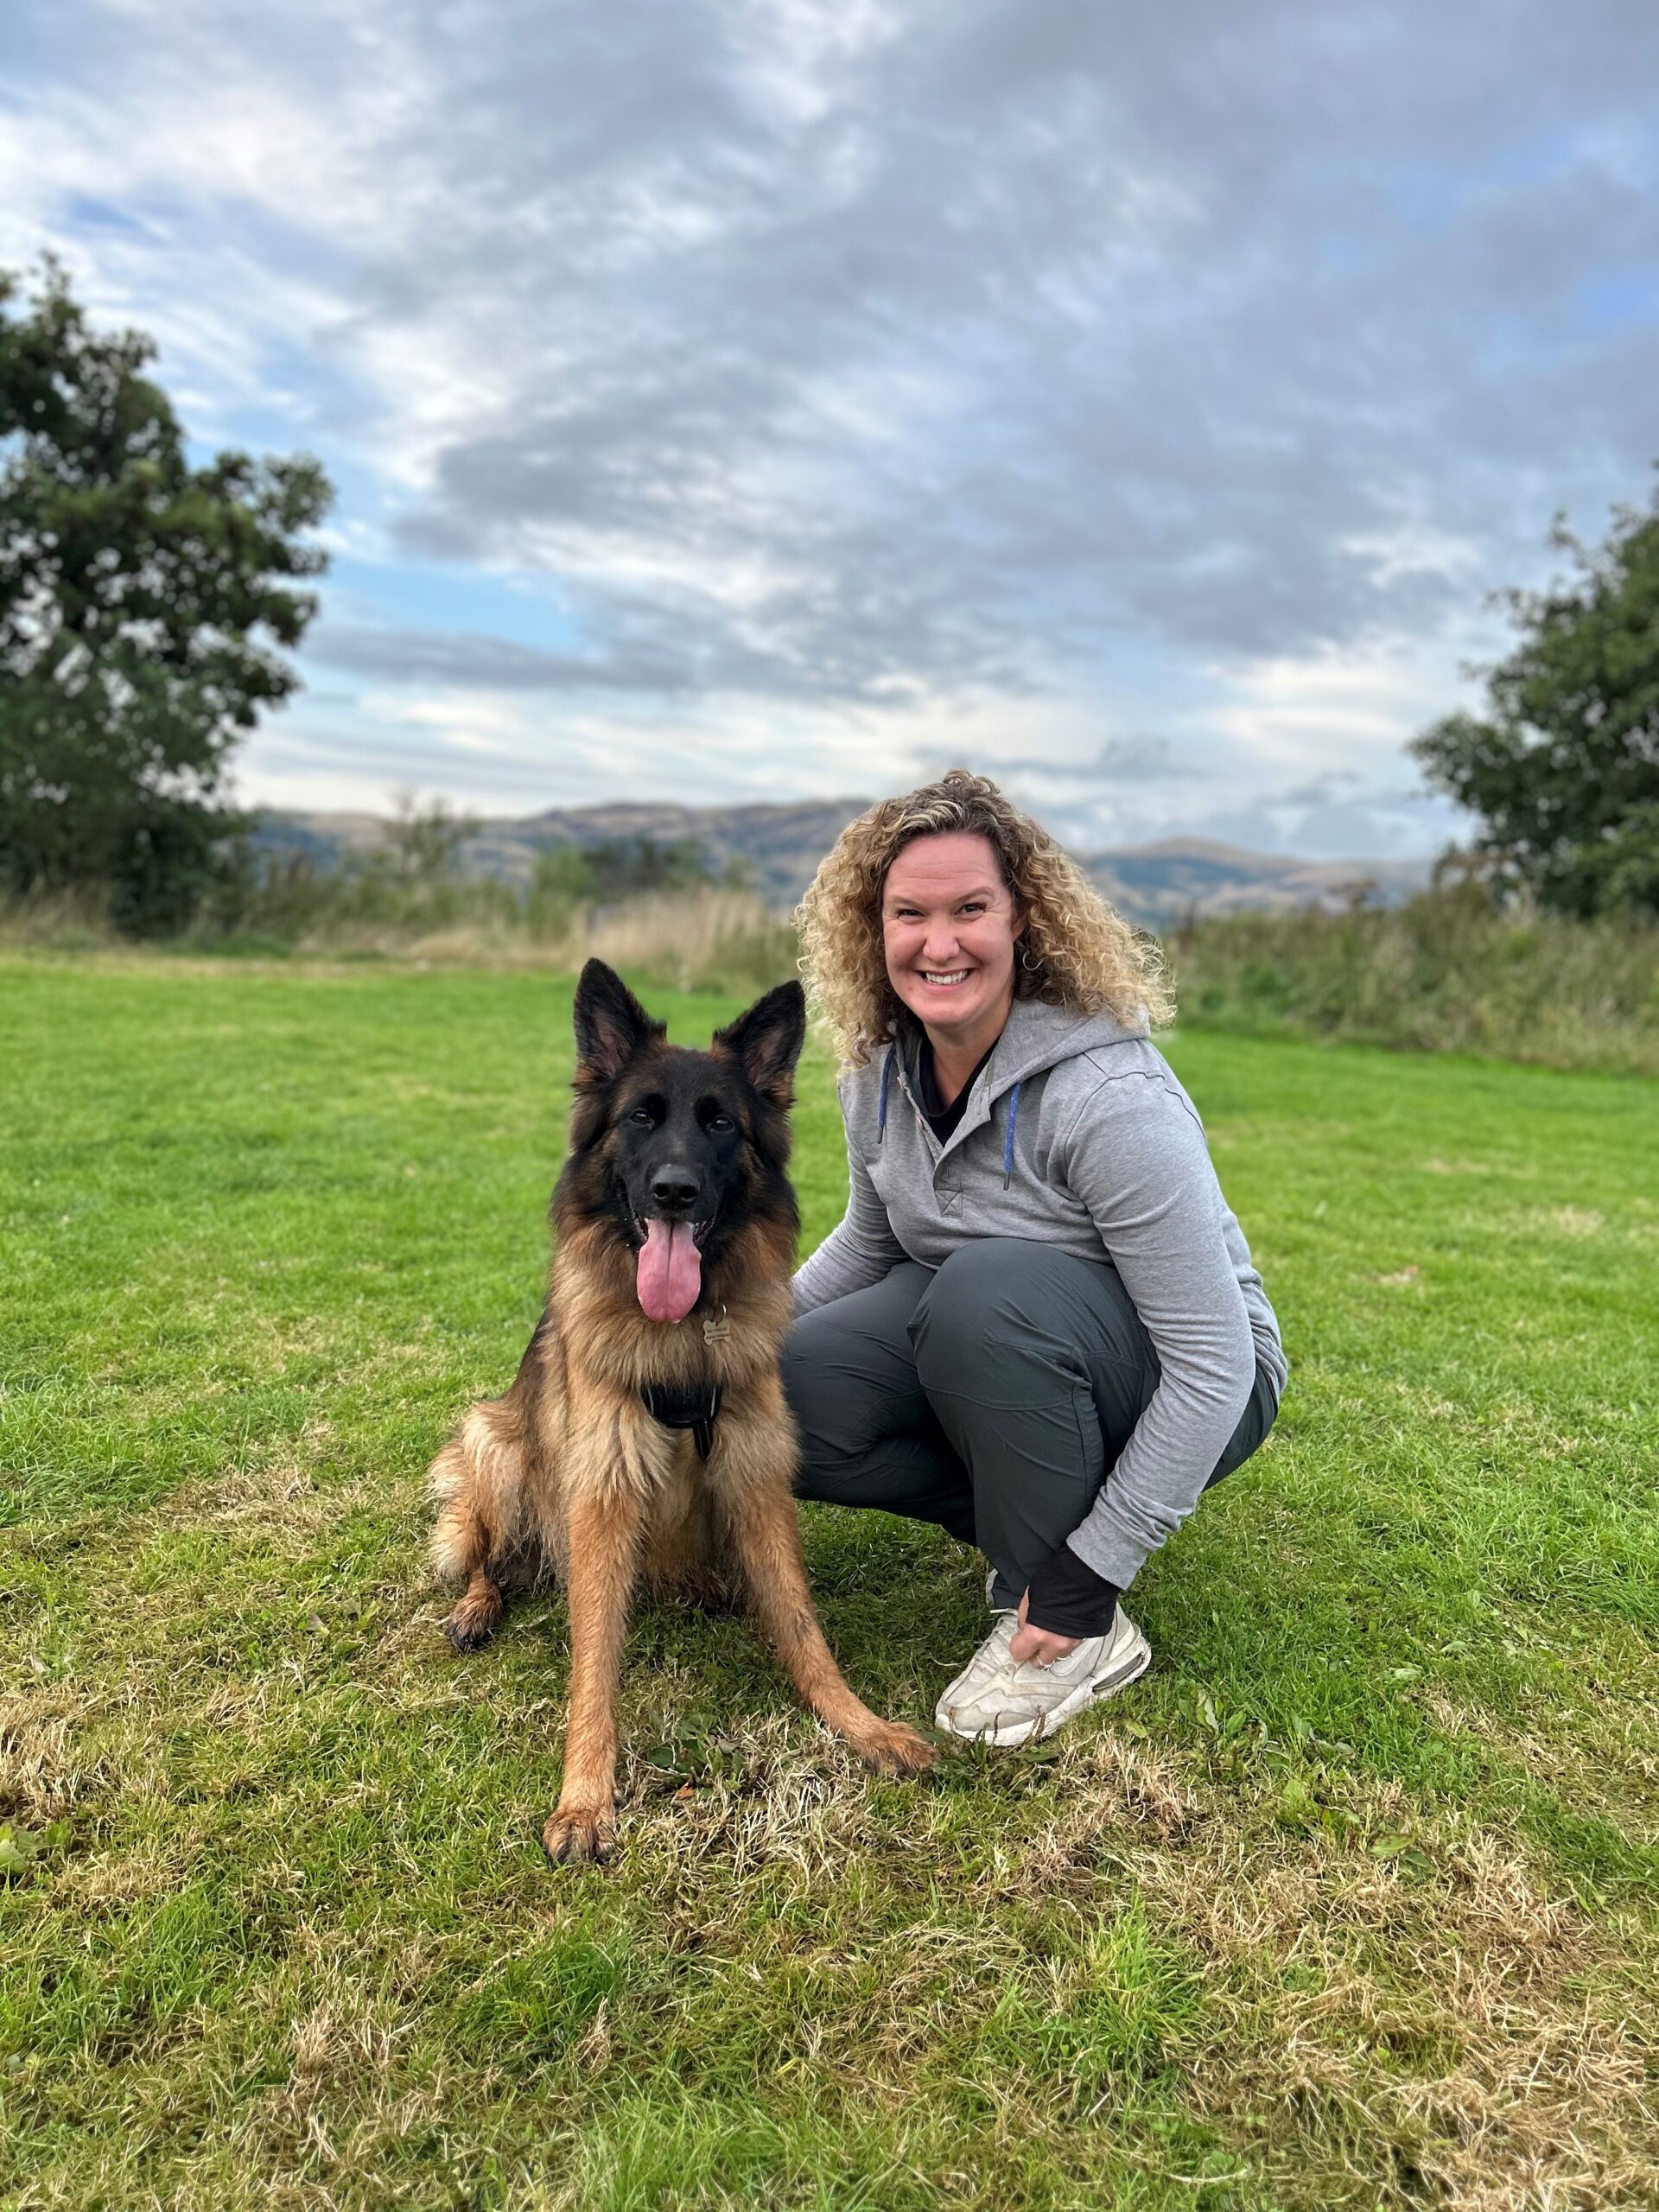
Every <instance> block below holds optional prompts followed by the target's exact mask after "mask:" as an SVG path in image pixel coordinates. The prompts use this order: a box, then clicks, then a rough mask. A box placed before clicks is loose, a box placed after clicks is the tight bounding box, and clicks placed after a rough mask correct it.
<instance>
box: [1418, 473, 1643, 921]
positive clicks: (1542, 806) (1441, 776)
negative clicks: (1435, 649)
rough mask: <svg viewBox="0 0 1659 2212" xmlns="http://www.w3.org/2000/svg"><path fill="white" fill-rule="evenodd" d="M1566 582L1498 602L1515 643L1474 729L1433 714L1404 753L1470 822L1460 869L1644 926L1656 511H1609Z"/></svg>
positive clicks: (1575, 550)
mask: <svg viewBox="0 0 1659 2212" xmlns="http://www.w3.org/2000/svg"><path fill="white" fill-rule="evenodd" d="M1551 542H1552V543H1553V544H1554V545H1555V546H1556V547H1557V548H1558V549H1560V550H1561V551H1563V552H1566V553H1567V554H1568V555H1570V556H1571V557H1572V560H1573V565H1574V568H1575V569H1576V570H1577V574H1576V575H1575V576H1573V578H1571V579H1569V580H1568V581H1567V582H1554V583H1553V584H1551V585H1550V587H1549V588H1548V590H1547V591H1542V592H1522V591H1510V592H1504V593H1502V594H1499V603H1500V604H1502V605H1504V606H1507V607H1508V608H1509V610H1510V617H1511V620H1513V622H1514V624H1515V626H1516V629H1517V630H1518V631H1519V632H1520V633H1521V634H1520V642H1519V644H1518V645H1516V649H1515V651H1514V652H1512V653H1511V654H1510V657H1509V658H1508V659H1507V660H1504V661H1501V662H1499V663H1498V664H1497V666H1496V667H1495V668H1491V669H1489V670H1488V671H1486V679H1487V696H1488V707H1487V711H1486V713H1485V715H1467V714H1457V715H1448V716H1447V717H1446V719H1445V720H1444V721H1440V722H1437V723H1435V725H1434V726H1433V728H1432V729H1429V730H1427V731H1425V732H1424V734H1423V735H1422V736H1421V737H1420V738H1419V739H1418V740H1417V741H1416V743H1415V744H1414V746H1413V747H1412V748H1411V749H1412V751H1413V752H1414V753H1415V754H1416V756H1417V758H1418V759H1419V760H1421V761H1422V763H1423V764H1424V766H1425V767H1426V769H1427V772H1428V779H1429V781H1430V782H1431V783H1432V784H1433V785H1436V786H1437V787H1438V788H1439V789H1440V790H1441V791H1446V792H1448V793H1449V794H1450V795H1451V797H1452V798H1454V799H1456V800H1457V801H1458V802H1459V804H1461V805H1463V806H1466V807H1468V808H1470V809H1471V810H1472V811H1473V812H1475V813H1476V814H1478V816H1479V817H1481V828H1480V831H1479V834H1478V836H1477V837H1476V839H1475V843H1474V855H1473V857H1474V858H1475V859H1476V860H1477V861H1478V862H1479V863H1480V864H1481V865H1482V866H1483V868H1484V871H1485V872H1486V874H1488V875H1489V876H1490V877H1491V879H1492V880H1494V881H1496V882H1497V884H1499V885H1500V886H1506V887H1519V886H1522V885H1524V886H1527V887H1530V889H1531V890H1532V891H1533V892H1534V893H1535V895H1536V896H1537V898H1538V899H1539V901H1540V903H1541V904H1542V905H1543V906H1548V907H1552V908H1554V909H1555V910H1556V911H1558V912H1563V913H1570V914H1579V915H1592V914H1602V913H1612V912H1621V911H1622V912H1648V913H1653V912H1659V499H1656V500H1655V502H1654V503H1653V505H1651V506H1650V507H1649V509H1648V510H1647V511H1646V512H1643V510H1641V509H1639V508H1631V507H1620V508H1617V509H1615V511H1614V520H1613V527H1612V529H1611V531H1610V532H1609V535H1608V537H1607V541H1606V543H1605V544H1604V545H1601V546H1599V547H1597V548H1594V549H1593V550H1592V549H1590V548H1586V546H1585V545H1584V544H1582V543H1580V540H1579V539H1577V538H1576V537H1573V534H1572V532H1571V531H1569V530H1568V529H1567V526H1566V524H1564V523H1563V522H1562V521H1561V520H1560V518H1557V521H1556V524H1555V528H1554V532H1553V533H1552V538H1551Z"/></svg>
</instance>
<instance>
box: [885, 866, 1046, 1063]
mask: <svg viewBox="0 0 1659 2212" xmlns="http://www.w3.org/2000/svg"><path fill="white" fill-rule="evenodd" d="M1023 927H1024V918H1023V917H1022V916H1021V914H1020V912H1019V910H1018V908H1017V907H1016V906H1015V904H1014V894H1013V893H1012V892H1011V891H1010V890H1009V889H1008V887H1007V884H1006V883H1005V882H1004V881H1003V880H1002V870H1001V866H1000V864H999V862H998V860H997V856H996V851H995V847H994V846H993V845H992V843H991V841H990V839H989V838H988V837H983V836H980V835H979V834H978V832H977V831H972V830H966V829H962V830H951V831H949V832H947V833H943V834H941V835H940V836H933V837H913V838H912V840H911V842H910V843H909V844H907V845H906V846H905V848H904V849H903V850H902V851H901V852H900V853H899V857H898V859H897V860H895V861H894V862H893V866H892V867H891V868H889V869H888V870H887V881H886V882H885V883H884V884H883V885H882V887H881V938H882V943H883V945H884V947H885V949H886V951H887V980H888V982H891V984H892V985H893V989H894V990H895V991H897V993H898V994H899V997H900V998H901V999H902V1000H903V1001H904V1002H905V1004H906V1006H907V1007H909V1008H910V1010H911V1012H912V1014H914V1015H915V1016H916V1017H917V1019H918V1020H919V1021H920V1022H922V1024H923V1025H924V1026H925V1028H926V1029H927V1030H928V1032H929V1033H930V1034H933V1035H936V1036H938V1037H941V1038H943V1039H945V1040H946V1041H950V1040H953V1039H961V1040H962V1041H963V1042H964V1043H967V1042H969V1041H974V1042H977V1041H978V1040H979V1039H983V1040H984V1042H985V1043H986V1044H989V1043H990V1042H991V1041H992V1040H993V1039H995V1037H996V1036H997V1035H998V1034H999V1033H1000V1032H1001V1027H1002V1024H1003V1022H1004V1021H1006V1020H1007V1014H1008V1008H1009V1007H1010V1006H1011V1005H1012V1004H1013V1001H1014V944H1015V941H1016V940H1017V938H1018V937H1019V934H1020V930H1021V929H1022V928H1023Z"/></svg>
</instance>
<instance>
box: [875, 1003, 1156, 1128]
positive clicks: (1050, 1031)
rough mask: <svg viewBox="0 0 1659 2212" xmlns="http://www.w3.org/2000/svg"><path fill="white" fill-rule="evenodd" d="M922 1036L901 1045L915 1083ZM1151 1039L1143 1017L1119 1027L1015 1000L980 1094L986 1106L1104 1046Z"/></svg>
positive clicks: (1104, 1018)
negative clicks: (1045, 1072)
mask: <svg viewBox="0 0 1659 2212" xmlns="http://www.w3.org/2000/svg"><path fill="white" fill-rule="evenodd" d="M1151 1033H1152V1032H1151V1027H1150V1025H1149V1024H1148V1022H1147V1018H1146V1015H1145V1014H1144V1013H1141V1014H1140V1015H1139V1018H1138V1019H1137V1020H1134V1021H1129V1022H1124V1021H1120V1020H1118V1018H1117V1016H1116V1014H1112V1013H1109V1012H1107V1011H1105V1010H1103V1011H1102V1012H1100V1013H1099V1014H1083V1013H1080V1012H1079V1011H1078V1009H1077V1007H1072V1006H1048V1005H1046V1004H1045V1002H1044V1001H1042V1000H1041V999H1015V1001H1014V1004H1013V1005H1012V1006H1011V1007H1009V1009H1008V1018H1007V1021H1006V1022H1004V1024H1003V1025H1002V1034H1001V1036H1000V1037H999V1038H998V1039H997V1040H996V1049H995V1052H993V1053H992V1054H991V1057H990V1061H989V1064H988V1066H987V1067H986V1069H985V1071H984V1073H983V1074H982V1076H981V1077H980V1079H979V1083H978V1084H976V1086H975V1088H976V1090H981V1089H982V1092H983V1096H984V1100H985V1103H986V1104H987V1105H988V1104H989V1103H990V1102H991V1101H992V1100H993V1099H994V1098H997V1097H1000V1096H1001V1094H1002V1092H1003V1091H1005V1090H1010V1089H1011V1088H1012V1087H1013V1085H1014V1084H1016V1083H1023V1082H1025V1080H1026V1078H1027V1077H1028V1076H1033V1075H1037V1074H1039V1073H1040V1071H1042V1070H1043V1069H1045V1068H1052V1067H1055V1066H1057V1065H1058V1064H1059V1062H1060V1061H1062V1060H1074V1059H1076V1058H1077V1056H1078V1054H1079V1053H1081V1052H1096V1051H1097V1050H1098V1049H1099V1047H1100V1046H1103V1045H1122V1044H1124V1043H1126V1042H1127V1041H1128V1039H1132V1038H1137V1037H1147V1036H1150V1035H1151ZM918 1039H919V1032H918V1030H917V1029H916V1028H915V1027H909V1028H907V1029H906V1033H905V1034H904V1035H903V1036H902V1037H901V1038H900V1039H899V1046H898V1053H899V1063H900V1065H901V1067H902V1069H903V1071H904V1074H905V1076H906V1077H907V1078H908V1079H910V1080H912V1081H913V1080H914V1077H915V1074H916V1047H917V1044H918Z"/></svg>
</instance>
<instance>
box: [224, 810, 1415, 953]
mask: <svg viewBox="0 0 1659 2212" xmlns="http://www.w3.org/2000/svg"><path fill="white" fill-rule="evenodd" d="M866 805H868V800H865V799H860V798H844V799H814V800H809V801H805V802H804V803H803V804H799V805H796V806H671V805H660V806H651V805H638V804H623V803H621V802H619V803H617V804H614V805H610V806H577V807H550V808H549V809H548V810H547V811H546V812H545V813H543V814H528V815H518V816H514V817H506V818H503V819H499V820H491V821H483V822H480V823H479V824H478V827H477V829H476V831H475V833H474V835H473V836H471V837H469V838H468V839H467V842H466V844H465V845H464V846H463V847H462V849H461V859H462V864H463V866H464V867H465V868H467V869H468V870H469V871H470V872H472V873H473V874H480V875H493V876H496V877H499V879H501V880H503V881H505V882H508V883H515V884H523V883H526V882H528V881H529V880H530V876H531V871H532V870H533V869H534V868H535V865H536V856H537V854H538V853H543V852H547V851H550V850H551V849H553V848H554V847H556V846H559V845H570V844H575V845H596V844H604V843H607V842H612V841H613V840H616V839H630V838H632V839H638V838H649V839H650V840H651V841H652V842H653V843H656V844H671V843H674V842H678V841H679V840H681V839H683V838H695V839H696V842H698V843H699V844H700V845H701V846H702V848H703V849H704V851H705V852H707V853H708V855H709V859H710V860H711V861H713V862H714V864H715V867H716V868H723V867H724V866H725V865H726V864H727V863H728V861H734V860H735V861H741V862H742V863H743V864H744V866H745V867H746V868H747V871H748V874H749V877H750V880H752V881H753V884H754V887H755V888H756V890H757V891H758V892H759V893H760V895H761V897H762V898H763V899H765V900H766V903H767V905H768V906H774V907H777V908H779V910H783V909H786V908H788V907H790V906H793V905H794V904H795V902H796V900H797V899H798V898H799V897H800V895H801V893H802V892H803V891H804V890H805V888H806V887H807V885H808V884H809V883H810V881H811V879H812V874H813V871H814V869H815V868H817V864H818V862H819V861H820V860H822V858H823V855H824V854H825V853H826V852H828V851H829V848H830V846H831V845H832V844H834V842H835V841H836V838H837V836H840V834H841V832H842V829H844V828H845V827H846V825H847V823H849V822H850V821H851V820H852V818H853V817H854V816H855V814H859V813H861V812H862V810H863V809H864V808H865V806H866ZM384 833H385V823H384V822H383V821H382V819H381V818H380V817H378V816H376V815H372V814H305V813H293V812H285V811H275V810H273V811H270V812H268V813H266V814H264V816H263V817H261V820H260V824H259V829H258V830H257V834H256V836H255V839H254V842H255V844H256V846H257V848H259V849H262V850H264V851H266V852H270V853H302V854H304V855H307V856H308V858H310V859H311V860H312V861H315V864H316V865H317V866H318V867H319V868H330V867H334V866H336V865H338V864H339V862H340V861H341V860H343V859H345V858H346V857H347V856H348V855H352V854H353V853H363V852H366V851H369V850H371V849H372V848H373V846H374V845H375V844H377V843H378V841H379V839H380V838H381V836H383V835H384ZM1079 857H1080V858H1081V860H1082V861H1083V865H1084V867H1085V868H1087V869H1088V871H1089V873H1090V875H1091V876H1092V877H1093V878H1094V880H1095V881H1096V883H1098V884H1099V886H1100V887H1101V889H1102V890H1103V892H1104V893H1105V894H1106V896H1107V897H1108V898H1109V899H1110V900H1111V901H1112V903H1113V905H1114V906H1116V907H1118V908H1119V909H1120V911H1121V912H1123V913H1125V914H1127V915H1128V916H1129V917H1130V918H1131V919H1132V920H1134V921H1136V922H1139V923H1141V925H1144V926H1146V927H1147V928H1164V927H1166V926H1167V925H1169V924H1171V923H1173V922H1179V921H1180V920H1181V919H1183V918H1185V916H1186V915H1188V914H1190V913H1192V914H1200V915H1208V914H1226V913H1235V912H1242V911H1244V910H1247V909H1255V910H1261V909H1263V908H1266V909H1269V910H1278V911H1281V912H1282V911H1284V910H1286V909H1289V908H1295V907H1300V906H1319V907H1325V908H1327V909H1331V908H1340V907H1342V906H1345V905H1347V904H1348V903H1349V902H1350V901H1351V899H1353V898H1354V897H1355V896H1356V895H1358V894H1359V893H1361V892H1362V891H1363V895H1365V896H1366V897H1368V898H1369V899H1371V900H1372V901H1373V902H1374V903H1376V904H1379V905H1383V906H1397V905H1399V904H1400V903H1401V901H1402V900H1403V899H1408V898H1409V897H1410V896H1411V894H1412V893H1413V892H1414V891H1421V889H1422V888H1423V887H1424V886H1425V885H1426V884H1427V881H1428V877H1429V870H1430V868H1431V866H1432V863H1431V862H1430V861H1426V860H1421V861H1365V860H1356V861H1301V860H1291V859H1287V858H1286V857H1285V856H1284V855H1282V854H1274V853H1251V852H1246V851H1245V850H1243V848H1241V847H1239V846H1236V845H1218V844H1213V843H1211V842H1209V841H1208V840H1206V839H1205V838H1202V837H1165V838H1161V839H1160V840H1159V842H1157V843H1155V844H1150V845H1128V846H1122V847H1113V848H1109V849H1107V850H1105V851H1103V852H1098V853H1088V854H1084V855H1079Z"/></svg>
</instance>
